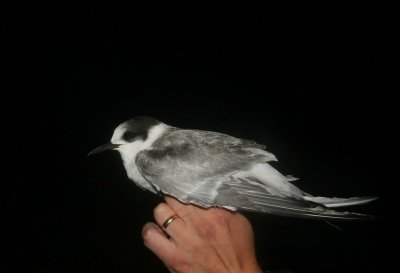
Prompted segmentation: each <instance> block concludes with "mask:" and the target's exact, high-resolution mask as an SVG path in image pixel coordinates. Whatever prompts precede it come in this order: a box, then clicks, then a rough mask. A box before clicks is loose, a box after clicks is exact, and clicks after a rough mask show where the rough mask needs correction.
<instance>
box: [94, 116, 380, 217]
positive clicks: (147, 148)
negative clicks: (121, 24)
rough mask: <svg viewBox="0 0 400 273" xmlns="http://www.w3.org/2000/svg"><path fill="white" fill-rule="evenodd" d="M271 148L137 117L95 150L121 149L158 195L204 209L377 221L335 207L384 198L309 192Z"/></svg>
mask: <svg viewBox="0 0 400 273" xmlns="http://www.w3.org/2000/svg"><path fill="white" fill-rule="evenodd" d="M265 148H266V146H265V145H262V144H258V143H257V142H255V141H253V140H249V139H243V138H237V137H234V136H230V135H228V134H224V133H219V132H213V131H205V130H196V129H182V128H178V127H174V126H171V125H168V124H165V123H163V122H162V121H159V120H158V119H156V118H153V117H147V116H138V117H134V118H132V119H129V120H127V121H125V122H123V123H121V124H120V125H118V126H117V127H116V128H115V130H114V133H113V135H112V138H111V141H110V142H109V143H107V144H104V145H101V146H99V147H97V148H95V149H94V150H92V151H91V152H90V153H89V154H88V155H93V154H97V153H100V152H104V151H107V150H116V151H118V152H119V153H120V155H121V158H122V162H123V165H124V167H125V170H126V172H127V176H128V177H129V179H131V180H133V182H134V183H135V184H136V185H137V186H139V187H140V188H142V189H143V190H146V191H150V192H152V193H154V194H157V195H162V196H166V195H168V196H172V197H174V198H176V199H178V200H179V201H180V202H182V203H185V204H193V205H196V206H199V207H202V208H210V207H219V208H224V209H227V210H230V211H250V212H259V213H265V214H270V215H278V216H286V217H296V218H308V219H320V220H326V221H327V220H350V221H351V220H370V219H374V218H375V216H372V215H368V214H360V213H355V212H349V211H341V210H337V209H336V208H340V207H347V206H354V205H362V204H367V203H370V202H372V201H374V200H375V199H377V197H375V196H364V197H351V198H337V197H332V198H329V197H321V196H313V195H311V194H309V193H306V192H304V191H303V190H301V189H300V188H299V187H297V186H296V185H295V184H293V183H292V182H293V181H295V180H297V179H298V178H295V177H293V176H291V175H283V174H281V173H280V172H279V171H278V170H276V169H275V168H274V167H273V166H271V164H270V163H271V162H273V161H277V158H276V157H275V155H274V154H272V153H271V152H268V151H267V150H266V149H265Z"/></svg>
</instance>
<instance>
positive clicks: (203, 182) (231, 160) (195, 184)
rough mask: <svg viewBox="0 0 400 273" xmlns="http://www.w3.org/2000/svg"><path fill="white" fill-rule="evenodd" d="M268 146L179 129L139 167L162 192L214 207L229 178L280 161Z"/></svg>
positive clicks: (148, 152)
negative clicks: (269, 150) (267, 163)
mask: <svg viewBox="0 0 400 273" xmlns="http://www.w3.org/2000/svg"><path fill="white" fill-rule="evenodd" d="M263 148H265V146H264V145H260V144H257V143H256V142H254V141H251V140H244V139H239V138H235V137H232V136H228V135H225V134H221V133H216V132H208V131H198V130H180V129H175V130H171V131H169V132H167V133H166V134H165V135H164V136H163V137H162V138H161V139H160V140H158V141H156V142H155V143H154V144H153V149H149V150H144V151H142V152H140V153H139V154H138V155H137V157H136V165H137V167H138V169H139V171H140V172H141V174H142V175H143V177H145V178H146V179H147V180H148V181H149V182H150V183H151V184H153V185H154V186H155V187H156V188H158V189H159V190H160V191H162V192H164V193H167V194H171V195H174V196H176V197H177V198H179V199H180V200H181V201H185V202H196V203H197V204H200V205H202V206H211V205H215V204H214V199H215V196H216V194H217V190H218V188H219V187H220V186H221V183H223V180H224V179H226V177H229V176H231V175H233V174H235V173H237V172H239V171H243V170H246V169H249V168H251V167H252V166H253V165H254V164H256V163H261V162H268V161H273V160H276V158H275V156H274V155H273V154H271V153H269V152H267V151H264V150H262V149H263Z"/></svg>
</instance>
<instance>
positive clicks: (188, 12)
mask: <svg viewBox="0 0 400 273" xmlns="http://www.w3.org/2000/svg"><path fill="white" fill-rule="evenodd" d="M3 11H4V16H2V33H3V35H2V44H3V45H4V46H5V47H4V48H5V50H3V57H4V58H3V60H4V62H3V64H4V67H5V71H6V72H11V73H10V74H4V75H5V77H4V81H3V82H4V87H5V88H4V99H3V104H4V107H3V109H7V108H6V106H8V104H9V103H13V106H14V107H12V108H11V109H12V110H7V111H5V113H4V114H3V117H4V120H5V121H6V122H4V123H3V124H4V126H5V127H7V130H6V132H7V133H6V138H7V141H6V142H3V143H4V144H5V145H4V146H5V147H4V148H5V150H6V148H8V149H10V150H11V152H12V154H13V155H14V156H13V157H10V158H9V159H10V160H8V161H9V162H12V163H16V164H15V165H16V166H17V168H16V170H15V171H12V172H13V176H12V178H9V179H7V182H8V183H5V184H4V185H5V186H4V188H5V191H4V192H5V195H6V198H5V200H6V201H7V202H6V206H5V208H6V214H5V216H6V217H5V223H6V225H5V226H6V227H8V229H7V231H6V232H5V233H4V234H5V237H6V239H8V240H6V241H7V242H10V244H7V245H6V248H7V249H8V251H7V252H8V253H9V254H10V258H9V259H8V262H7V263H5V264H4V265H3V267H4V270H2V272H114V273H115V272H167V271H166V269H164V267H163V265H162V264H161V262H159V260H158V259H157V257H155V256H154V255H153V254H152V253H151V252H150V251H148V250H147V249H146V248H145V247H144V246H143V243H142V240H141V236H140V230H141V227H142V226H143V225H144V223H146V222H147V221H151V220H152V209H153V208H154V207H155V206H156V205H157V204H158V202H160V201H161V198H160V197H157V196H153V195H152V194H150V193H147V192H143V191H142V190H140V189H139V188H137V187H136V186H135V185H134V184H133V183H132V182H131V181H129V180H128V178H127V177H126V174H125V170H124V169H123V166H122V164H121V160H120V157H119V155H118V154H117V153H113V152H110V153H105V154H102V155H99V156H97V157H92V158H88V157H87V156H86V155H87V153H88V151H90V150H91V149H93V148H94V147H96V146H97V145H100V144H103V143H105V142H107V141H108V140H109V139H110V138H111V135H112V132H113V129H114V128H115V127H116V126H117V125H118V124H119V123H121V122H123V121H125V120H126V119H129V118H131V117H134V116H137V115H148V116H153V117H156V118H159V119H160V120H162V121H164V122H165V123H167V124H170V125H174V126H177V127H182V128H195V129H203V130H211V131H219V132H223V133H227V134H231V135H234V136H237V137H242V138H248V139H254V140H256V141H257V142H259V143H263V144H266V145H267V146H268V150H269V151H271V152H273V153H274V154H275V155H276V156H277V157H278V159H279V162H277V163H274V166H275V167H276V168H277V169H278V170H280V171H281V172H282V173H284V174H292V175H294V176H296V177H300V178H301V180H300V181H298V182H296V184H297V185H299V187H300V188H302V189H303V190H305V191H307V192H309V193H311V194H315V195H321V196H340V197H350V196H361V195H377V196H380V199H379V200H378V201H375V202H374V203H372V204H369V205H366V206H363V207H356V208H352V209H353V210H355V211H357V212H364V213H370V214H375V215H378V216H379V217H378V219H377V220H375V221H374V222H366V223H343V222H340V223H336V224H337V225H338V226H339V227H340V228H341V230H340V231H337V230H336V229H334V228H332V227H331V226H329V225H327V224H325V223H323V222H319V221H312V220H300V219H288V218H283V217H275V216H269V215H258V214H246V216H248V218H249V219H250V221H251V222H252V224H253V227H254V231H255V236H256V247H257V253H258V259H259V262H260V264H261V265H262V267H263V268H265V269H269V270H279V269H289V270H292V271H293V272H296V273H298V272H383V270H384V269H385V268H387V267H390V264H391V262H393V261H394V258H393V256H392V255H390V253H391V251H390V250H389V247H390V246H394V245H395V243H396V241H397V237H396V236H394V235H393V233H392V232H391V231H394V230H395V228H394V220H395V217H396V216H397V212H396V209H395V208H396V206H395V205H394V204H395V199H392V198H391V197H390V196H391V193H396V187H397V183H398V181H397V180H398V178H397V176H398V175H397V173H396V168H395V164H393V163H395V162H396V160H397V158H396V153H395V150H394V144H393V143H394V142H393V140H394V139H395V135H396V133H397V131H396V130H397V123H398V121H397V119H395V110H396V109H395V107H397V103H396V101H395V96H394V92H395V90H397V89H396V88H397V87H398V86H397V83H396V80H397V78H398V76H397V75H398V74H397V73H398V71H397V70H396V68H398V63H397V62H396V56H395V54H396V51H398V48H399V44H398V42H397V40H396V39H395V37H396V34H395V33H396V27H395V24H394V18H393V15H392V6H391V4H390V3H387V2H381V3H380V4H379V5H377V4H376V3H375V6H368V5H367V4H366V3H363V2H360V3H355V2H348V1H343V2H337V1H323V3H321V1H279V3H263V2H254V3H253V4H243V3H242V4H233V3H229V4H220V5H216V4H210V5H205V4H200V3H199V4H197V5H190V6H189V5H178V4H175V5H174V4H170V3H168V4H164V6H160V5H158V4H156V3H152V4H149V5H147V6H139V5H123V4H117V3H107V4H101V3H98V2H97V3H86V4H82V3H80V4H79V5H72V4H69V5H62V4H58V5H57V6H55V5H44V4H42V5H34V4H31V5H21V6H19V5H17V4H15V5H12V4H11V5H9V6H7V7H6V8H5V9H3ZM8 75H10V76H8ZM9 98H11V99H9ZM14 117H15V118H14ZM7 166H8V165H7ZM392 200H393V201H392ZM389 220H391V221H390V222H389Z"/></svg>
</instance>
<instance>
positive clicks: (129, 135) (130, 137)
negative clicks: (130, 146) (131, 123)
mask: <svg viewBox="0 0 400 273" xmlns="http://www.w3.org/2000/svg"><path fill="white" fill-rule="evenodd" d="M135 137H136V134H135V133H134V132H132V131H126V132H125V133H124V135H123V136H122V138H123V139H124V140H125V141H128V142H129V141H132V140H133V139H134V138H135Z"/></svg>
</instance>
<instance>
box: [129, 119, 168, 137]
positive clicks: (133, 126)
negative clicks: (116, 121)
mask: <svg viewBox="0 0 400 273" xmlns="http://www.w3.org/2000/svg"><path fill="white" fill-rule="evenodd" d="M160 123H161V122H160V121H159V120H157V119H155V118H152V117H134V118H132V119H130V120H128V121H126V122H124V123H123V127H124V128H126V132H125V133H124V134H123V136H122V138H123V139H124V140H125V141H127V142H131V141H132V140H133V139H134V138H136V137H137V136H141V137H142V138H143V139H144V140H145V139H147V133H148V132H149V129H150V128H152V127H153V126H155V125H157V124H160Z"/></svg>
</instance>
